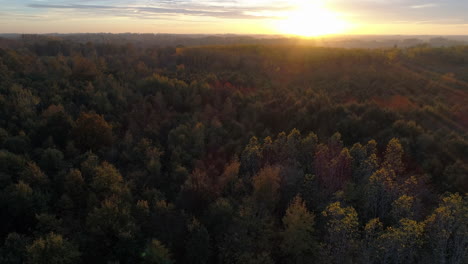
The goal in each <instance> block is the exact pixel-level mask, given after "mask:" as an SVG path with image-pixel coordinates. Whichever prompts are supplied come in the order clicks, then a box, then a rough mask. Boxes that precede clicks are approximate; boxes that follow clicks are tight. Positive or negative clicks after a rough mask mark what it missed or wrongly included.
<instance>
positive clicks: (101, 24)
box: [0, 0, 468, 35]
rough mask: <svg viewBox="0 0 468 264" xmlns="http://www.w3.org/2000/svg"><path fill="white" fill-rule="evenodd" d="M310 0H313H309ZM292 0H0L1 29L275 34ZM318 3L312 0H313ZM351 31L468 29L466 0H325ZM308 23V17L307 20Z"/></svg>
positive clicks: (449, 31) (294, 5) (293, 3)
mask: <svg viewBox="0 0 468 264" xmlns="http://www.w3.org/2000/svg"><path fill="white" fill-rule="evenodd" d="M311 1H314V0H311ZM303 2H306V1H304V0H303V1H300V0H293V1H284V0H272V1H266V0H250V1H248V0H197V1H194V0H159V1H158V0H114V1H110V0H100V1H91V0H73V1H72V0H55V1H46V0H0V5H1V8H0V32H1V33H13V32H18V33H52V32H60V33H73V32H115V33H116V32H154V33H259V34H261V33H267V34H269V33H278V32H276V30H275V27H274V26H272V25H274V24H275V23H274V22H275V20H279V19H284V17H282V16H284V12H287V11H289V10H293V9H295V8H297V5H298V4H297V3H303ZM315 2H317V1H315ZM320 2H322V3H325V4H324V5H325V6H326V8H327V9H328V10H332V11H333V12H334V13H336V14H337V15H339V17H340V19H342V20H345V21H347V22H349V24H350V25H352V26H350V27H349V28H348V32H346V33H350V34H359V33H364V34H426V35H427V34H428V35H431V34H452V35H453V34H464V35H468V0H445V1H443V0H406V1H405V0H323V1H320ZM305 23H306V22H305Z"/></svg>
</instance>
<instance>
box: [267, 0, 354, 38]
mask: <svg viewBox="0 0 468 264" xmlns="http://www.w3.org/2000/svg"><path fill="white" fill-rule="evenodd" d="M321 3H323V2H319V1H296V2H295V3H294V5H295V8H294V9H293V10H290V11H288V12H285V18H284V19H279V20H277V21H275V23H274V24H275V25H276V28H277V30H278V31H279V32H280V33H284V34H292V35H298V36H303V37H316V36H322V35H329V34H339V33H344V32H346V30H347V29H348V28H350V23H349V22H346V21H344V20H343V19H342V18H340V17H339V15H338V14H337V13H335V12H334V11H332V10H329V9H327V8H326V7H325V6H324V5H323V4H321Z"/></svg>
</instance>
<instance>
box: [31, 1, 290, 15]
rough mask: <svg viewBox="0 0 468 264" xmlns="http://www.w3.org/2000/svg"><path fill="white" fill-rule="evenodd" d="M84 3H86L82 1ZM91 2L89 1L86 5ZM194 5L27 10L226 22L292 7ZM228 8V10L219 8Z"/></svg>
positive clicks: (173, 3)
mask: <svg viewBox="0 0 468 264" xmlns="http://www.w3.org/2000/svg"><path fill="white" fill-rule="evenodd" d="M82 2H83V1H82ZM84 2H88V1H86V0H85V1H84ZM200 2H201V4H200V3H194V2H191V1H167V0H166V1H157V3H158V5H151V4H150V5H139V4H131V2H129V3H127V5H90V4H44V3H33V4H28V5H27V6H28V7H30V8H34V9H46V10H73V11H77V12H83V11H84V12H85V13H88V14H90V15H92V14H99V15H109V16H120V17H133V18H152V17H154V16H155V15H172V16H176V15H177V16H181V15H182V16H183V15H186V16H201V17H214V18H224V19H266V18H270V19H274V18H278V17H277V16H275V15H268V16H267V15H255V14H256V13H259V12H264V11H268V12H269V14H274V13H275V12H278V11H283V10H284V9H285V8H290V7H288V6H274V7H266V6H250V7H247V6H231V5H233V4H238V2H237V1H216V2H212V1H208V2H203V1H200ZM220 4H227V5H229V6H228V7H226V6H218V5H220Z"/></svg>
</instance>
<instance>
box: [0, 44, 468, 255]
mask: <svg viewBox="0 0 468 264" xmlns="http://www.w3.org/2000/svg"><path fill="white" fill-rule="evenodd" d="M76 38H79V36H77V37H76ZM142 43H143V44H142ZM142 43H136V42H128V43H122V42H120V41H112V40H111V41H99V42H92V41H86V42H85V41H78V40H70V39H64V38H60V37H57V36H41V37H27V36H24V37H22V38H18V39H6V38H5V39H1V40H0V44H1V45H0V116H1V118H0V215H1V216H2V217H1V220H0V263H2V264H13V263H18V264H19V263H30V264H43V263H44V264H45V263H47V264H73V263H83V264H84V263H122V264H124V263H148V264H149V263H158V264H174V263H187V264H190V263H193V264H204V263H207V264H210V263H213V264H214V263H228V264H270V263H271V264H273V263H280V264H281V263H285V264H287V263H292V264H301V263H339V264H347V263H369V264H374V263H375V264H377V263H389V264H390V263H392V264H393V263H394V264H398V263H401V264H403V263H447V264H448V263H451V264H455V263H458V264H463V263H468V46H464V45H456V46H451V47H432V46H429V45H427V44H420V45H416V46H413V47H405V48H399V47H392V48H381V49H344V48H326V47H312V46H307V45H294V44H292V43H284V44H274V43H273V44H271V43H270V44H269V43H261V44H223V45H205V46H182V45H157V44H152V45H149V44H148V45H144V41H143V42H142Z"/></svg>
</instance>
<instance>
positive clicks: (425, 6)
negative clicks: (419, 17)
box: [410, 3, 439, 9]
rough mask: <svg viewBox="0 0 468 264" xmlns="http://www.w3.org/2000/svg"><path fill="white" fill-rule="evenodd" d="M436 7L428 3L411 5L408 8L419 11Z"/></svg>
mask: <svg viewBox="0 0 468 264" xmlns="http://www.w3.org/2000/svg"><path fill="white" fill-rule="evenodd" d="M437 6H439V5H438V4H434V3H429V4H422V5H412V6H410V7H411V8H414V9H420V8H431V7H437Z"/></svg>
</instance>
